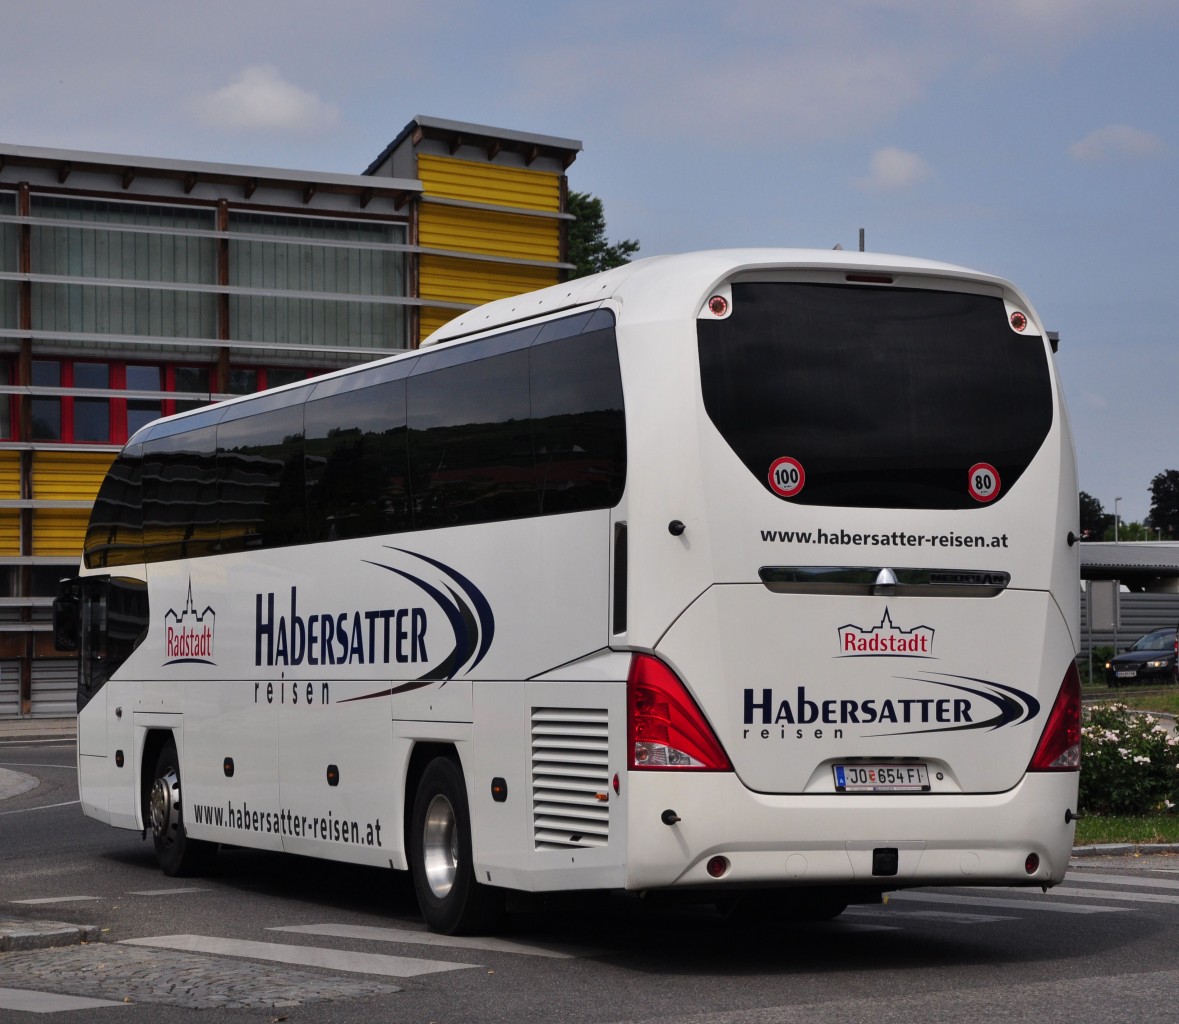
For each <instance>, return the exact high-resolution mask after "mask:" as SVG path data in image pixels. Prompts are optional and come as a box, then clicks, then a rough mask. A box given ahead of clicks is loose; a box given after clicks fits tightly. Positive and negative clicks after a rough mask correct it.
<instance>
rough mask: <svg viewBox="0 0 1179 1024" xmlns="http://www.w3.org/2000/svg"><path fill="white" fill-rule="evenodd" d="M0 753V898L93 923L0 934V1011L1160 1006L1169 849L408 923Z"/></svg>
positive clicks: (108, 1016)
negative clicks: (755, 902) (82, 795)
mask: <svg viewBox="0 0 1179 1024" xmlns="http://www.w3.org/2000/svg"><path fill="white" fill-rule="evenodd" d="M0 769H4V770H7V771H9V772H14V773H19V774H21V775H26V776H31V777H33V778H35V779H37V780H38V785H37V786H35V787H33V788H31V789H27V790H25V791H24V792H22V793H19V794H16V795H12V796H10V797H9V798H8V799H5V800H3V802H0V871H2V874H0V880H2V883H0V918H6V919H8V921H9V922H10V928H14V927H15V926H14V925H12V924H11V922H17V924H19V926H20V927H22V928H24V929H25V930H26V932H27V931H35V930H36V929H37V928H41V929H46V930H48V929H51V928H53V927H56V925H55V924H54V922H57V923H68V924H72V925H76V926H81V927H83V928H88V929H91V930H92V931H91V932H90V933H89V934H90V936H91V937H92V938H93V937H94V936H97V937H98V939H99V941H90V942H87V943H85V944H78V943H74V944H71V945H64V946H54V947H51V948H44V949H23V950H16V951H10V952H0V1021H2V1022H4V1024H8V1022H9V1021H23V1020H29V1021H32V1020H38V1021H41V1020H45V1019H46V1018H45V1017H44V1016H43V1015H42V1014H43V1013H44V1012H52V1013H55V1014H56V1015H57V1016H58V1018H59V1019H62V1020H79V1021H82V1020H84V1021H86V1022H87V1024H90V1022H92V1021H93V1022H97V1024H102V1022H105V1021H116V1020H117V1021H121V1022H156V1021H167V1022H172V1021H187V1020H196V1019H200V1020H210V1019H215V1020H218V1021H221V1020H228V1021H234V1020H241V1021H280V1020H289V1021H307V1022H310V1021H316V1022H322V1021H327V1022H341V1024H343V1022H353V1021H357V1022H359V1021H365V1022H368V1021H372V1020H382V1021H421V1022H426V1021H439V1022H447V1024H457V1022H464V1021H472V1022H475V1021H478V1022H480V1024H485V1022H490V1021H511V1022H520V1024H531V1022H545V1024H549V1022H553V1021H569V1022H577V1024H580V1022H585V1024H609V1022H621V1021H631V1022H650V1024H655V1022H659V1024H665V1022H672V1021H674V1022H676V1024H769V1022H777V1021H791V1022H806V1024H810V1022H816V1024H817V1022H823V1024H841V1022H844V1021H848V1022H850V1021H872V1022H874V1024H890V1022H898V1024H899V1022H904V1024H911V1022H913V1021H923V1020H930V1021H934V1020H936V1021H939V1022H940V1021H971V1022H974V1021H976V1020H978V1019H985V1020H987V1021H988V1022H990V1021H1025V1020H1036V1021H1054V1020H1064V1019H1070V1020H1080V1021H1090V1020H1092V1021H1102V1022H1105V1021H1119V1020H1126V1021H1131V1020H1132V1021H1134V1022H1136V1024H1142V1022H1153V1021H1167V1022H1170V1021H1172V1020H1173V1019H1174V1017H1175V1011H1174V1002H1175V993H1176V991H1177V990H1179V989H1177V984H1179V969H1177V967H1176V961H1175V956H1174V950H1175V949H1176V948H1179V857H1176V856H1151V857H1139V858H1133V857H1117V858H1112V857H1111V858H1104V859H1103V858H1085V859H1084V861H1083V862H1078V865H1077V868H1076V870H1075V871H1074V872H1073V873H1072V874H1071V875H1070V878H1069V881H1068V882H1067V883H1066V885H1064V886H1062V887H1060V888H1059V889H1056V890H1053V891H1052V892H1051V893H1049V894H1047V895H1044V894H1041V893H1039V892H1038V891H1036V892H1027V891H1023V890H1020V891H1014V890H1001V891H998V890H986V889H968V890H921V891H913V892H909V893H905V894H898V895H895V896H894V897H893V898H892V899H891V900H890V901H889V902H888V904H887V905H886V906H883V907H873V908H852V909H851V910H849V911H848V912H847V913H846V914H845V915H844V916H843V917H842V918H840V919H839V920H838V921H835V922H830V923H827V924H823V925H808V926H796V927H786V926H783V927H781V928H778V929H771V930H769V931H766V932H752V931H750V930H749V929H747V928H744V927H742V926H740V925H738V924H736V923H733V922H729V921H726V920H724V919H722V918H720V917H719V916H718V915H716V914H715V913H712V912H705V911H694V910H678V911H675V910H666V909H663V910H660V909H658V908H650V907H647V906H645V905H643V904H641V903H639V902H638V901H636V900H630V899H624V898H602V897H598V898H595V899H593V900H591V901H588V902H586V901H580V902H578V901H574V902H570V903H568V904H567V905H565V906H563V907H560V908H558V909H554V910H553V911H551V912H549V913H533V914H528V915H521V916H518V917H516V918H515V919H513V921H512V922H511V924H510V926H509V928H508V930H507V932H506V933H505V934H504V935H502V936H500V937H499V938H496V939H465V940H453V939H445V938H441V937H439V936H434V935H432V934H430V933H428V932H425V931H424V930H423V929H422V926H421V923H420V921H419V920H418V919H417V916H416V913H415V910H414V906H413V900H412V896H411V894H410V892H409V889H408V887H407V886H406V885H404V884H402V883H399V882H398V880H397V876H391V875H390V874H389V873H388V872H379V871H373V870H368V869H355V868H350V867H345V866H339V865H330V864H323V863H320V862H315V861H309V860H305V859H301V858H293V857H286V858H284V857H281V856H278V855H271V854H261V853H257V852H253V851H246V850H234V851H227V852H223V854H222V856H221V858H220V861H219V867H218V871H217V873H216V874H215V875H213V876H211V877H209V878H203V879H193V880H185V879H169V878H165V877H164V876H163V875H161V874H160V873H159V871H158V870H157V869H156V867H155V864H154V859H153V857H152V854H151V847H150V844H149V843H144V842H143V841H141V839H140V837H139V836H138V835H137V834H133V833H127V832H121V831H116V830H112V829H109V828H106V827H105V826H102V825H99V824H98V823H95V822H91V821H89V820H87V819H85V818H83V817H82V816H81V814H80V812H79V811H78V808H77V805H76V803H74V802H73V801H74V800H76V791H75V789H74V778H73V775H72V772H73V770H74V769H73V748H72V744H70V743H66V742H60V741H58V742H49V743H42V744H34V743H28V742H25V741H21V742H20V743H13V742H11V741H8V742H5V741H2V740H0ZM34 1010H36V1011H38V1012H36V1013H34V1012H33V1011H34ZM210 1010H212V1011H214V1012H213V1014H212V1015H210V1013H209V1011H210Z"/></svg>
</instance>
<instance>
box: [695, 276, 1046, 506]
mask: <svg viewBox="0 0 1179 1024" xmlns="http://www.w3.org/2000/svg"><path fill="white" fill-rule="evenodd" d="M732 298H733V301H732V313H731V315H730V316H729V317H728V318H726V319H724V320H707V319H702V320H700V321H698V346H699V352H700V378H701V387H702V389H703V395H704V405H705V408H706V410H707V412H708V415H709V417H710V419H711V420H712V422H713V423H714V424H715V426H716V428H717V429H718V430H719V431H720V433H721V434H722V435H723V437H724V438H725V440H726V441H727V442H728V444H729V446H730V447H731V448H732V449H733V451H734V452H735V453H736V454H737V456H738V457H739V458H740V459H741V461H742V462H743V463H744V464H745V466H746V467H747V468H748V469H749V471H750V472H751V473H753V474H754V476H756V477H757V478H758V480H760V481H761V483H762V485H763V486H764V487H765V488H766V489H767V490H769V491H771V493H773V492H774V488H773V487H772V486H771V482H770V480H771V474H770V471H771V467H772V466H774V465H775V464H776V463H777V464H781V460H786V461H787V463H788V465H796V466H797V468H798V470H800V471H801V473H800V474H798V475H799V479H802V480H803V483H802V486H801V487H800V488H798V489H797V490H796V491H795V493H793V494H791V495H789V496H788V498H787V500H790V501H793V502H796V503H800V504H804V505H830V506H844V507H859V508H873V507H876V508H928V509H957V508H975V507H978V506H979V505H980V504H983V503H986V502H989V501H991V500H1001V498H1002V496H1003V494H1005V493H1007V491H1009V490H1010V488H1011V486H1012V485H1013V484H1014V483H1015V482H1016V480H1018V479H1019V477H1020V475H1021V474H1022V473H1023V472H1024V470H1025V469H1026V468H1027V466H1028V464H1029V463H1030V462H1031V460H1032V458H1033V456H1034V455H1035V454H1036V452H1037V451H1038V450H1039V448H1040V445H1041V444H1042V443H1043V441H1044V438H1045V436H1046V435H1047V433H1048V430H1049V427H1050V426H1051V424H1052V415H1053V412H1052V408H1053V407H1052V388H1051V383H1050V380H1049V368H1048V359H1047V355H1046V353H1045V347H1044V343H1043V339H1042V338H1040V337H1039V336H1029V335H1021V334H1018V333H1016V332H1015V331H1014V330H1013V329H1012V328H1011V326H1010V324H1009V323H1008V319H1007V311H1006V309H1005V306H1004V303H1003V301H1002V300H1001V299H999V298H997V297H992V296H986V295H974V294H965V293H959V292H948V291H933V290H920V289H905V288H879V287H855V286H844V285H825V284H802V283H785V282H783V283H737V284H734V285H733V288H732ZM979 466H985V467H986V468H987V469H988V470H993V471H995V473H996V474H997V480H998V481H1000V482H1001V483H996V484H994V485H992V486H993V487H994V488H995V489H994V491H993V492H988V491H987V489H986V488H985V487H984V488H983V489H982V490H981V491H979V490H978V489H976V488H973V487H972V486H971V482H970V480H971V478H970V474H971V471H972V469H975V468H976V467H979ZM976 475H977V474H976ZM988 479H989V478H988ZM783 489H784V490H793V488H789V487H787V488H783Z"/></svg>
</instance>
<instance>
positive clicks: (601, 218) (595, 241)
mask: <svg viewBox="0 0 1179 1024" xmlns="http://www.w3.org/2000/svg"><path fill="white" fill-rule="evenodd" d="M565 209H566V211H567V212H569V213H571V214H573V216H574V217H576V218H577V219H576V220H574V221H573V222H572V223H570V225H569V262H570V263H572V264H573V265H574V267H575V269H574V270H573V271H572V272H571V273H570V275H569V276H570V277H586V276H588V275H589V274H596V273H598V271H600V270H609V269H610V268H611V267H620V266H622V264H624V263H629V262H630V258H631V256H633V255H634V254H635V253H636V252H638V251H639V243H638V242H636V241H634V240H633V239H629V238H628V239H625V240H623V241H621V242H615V243H613V244H611V243H610V242H608V241H607V240H606V214H605V212H604V210H603V209H602V200H600V199H599V198H598V197H597V196H592V195H590V194H589V193H588V192H570V193H569V200H568V202H567V204H566V207H565Z"/></svg>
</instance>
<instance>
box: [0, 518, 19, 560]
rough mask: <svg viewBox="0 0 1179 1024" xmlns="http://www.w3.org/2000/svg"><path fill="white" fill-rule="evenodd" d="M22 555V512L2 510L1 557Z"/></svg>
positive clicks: (0, 525)
mask: <svg viewBox="0 0 1179 1024" xmlns="http://www.w3.org/2000/svg"><path fill="white" fill-rule="evenodd" d="M19 554H20V512H19V511H18V510H17V509H14V508H12V509H7V508H6V509H3V510H0V555H19Z"/></svg>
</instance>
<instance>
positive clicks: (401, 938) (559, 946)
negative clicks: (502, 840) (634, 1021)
mask: <svg viewBox="0 0 1179 1024" xmlns="http://www.w3.org/2000/svg"><path fill="white" fill-rule="evenodd" d="M266 930H267V931H270V932H292V933H294V934H297V935H323V936H328V937H331V938H337V939H368V940H370V941H373V942H402V943H406V944H411V945H419V946H436V947H443V948H449V949H482V950H485V951H488V952H492V953H520V954H523V955H524V956H544V957H551V958H553V959H555V960H572V959H575V958H577V957H588V956H600V955H601V954H602V953H604V952H605V950H602V949H590V948H589V947H586V946H570V945H566V944H564V943H536V942H516V941H513V940H512V939H497V938H494V937H491V936H460V935H437V934H435V933H434V932H427V931H416V930H413V929H409V928H376V927H373V926H372V925H363V924H332V923H330V922H329V923H327V924H300V925H289V926H287V927H283V928H267V929H266Z"/></svg>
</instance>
